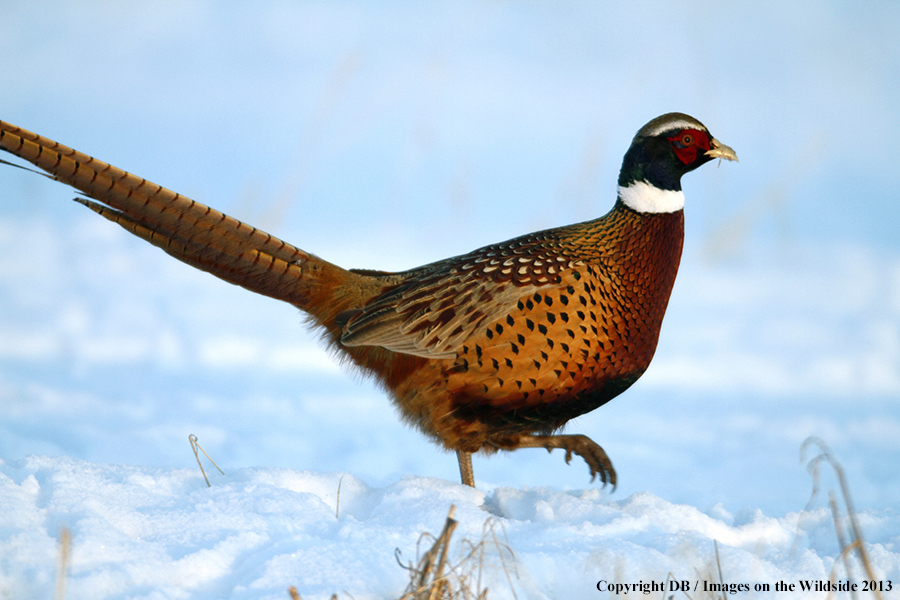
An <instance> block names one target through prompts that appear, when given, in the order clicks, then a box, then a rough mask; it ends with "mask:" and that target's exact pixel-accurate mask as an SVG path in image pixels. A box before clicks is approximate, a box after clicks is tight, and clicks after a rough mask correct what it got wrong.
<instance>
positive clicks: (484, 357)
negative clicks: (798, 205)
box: [0, 113, 737, 487]
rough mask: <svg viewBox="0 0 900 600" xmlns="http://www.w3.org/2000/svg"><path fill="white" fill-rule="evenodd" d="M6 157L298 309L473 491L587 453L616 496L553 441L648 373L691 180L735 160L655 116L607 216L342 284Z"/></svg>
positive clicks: (128, 191) (184, 205) (697, 126)
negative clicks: (526, 453) (542, 460)
mask: <svg viewBox="0 0 900 600" xmlns="http://www.w3.org/2000/svg"><path fill="white" fill-rule="evenodd" d="M0 148H2V149H3V150H6V151H7V152H10V153H12V154H14V155H16V156H19V157H21V158H22V159H24V160H26V161H29V162H31V163H33V164H34V165H36V166H37V167H39V168H41V169H43V170H44V171H46V172H47V173H49V174H50V175H51V176H52V178H53V179H56V180H57V181H61V182H63V183H66V184H68V185H70V186H72V187H74V188H76V189H77V190H79V191H80V192H81V193H83V194H84V195H85V196H87V198H82V197H78V198H76V199H75V200H76V201H77V202H80V203H81V204H84V205H85V206H87V207H88V208H90V209H92V210H93V211H95V212H96V213H98V214H99V215H101V216H103V217H105V218H107V219H109V220H110V221H112V222H114V223H117V224H119V225H121V226H122V227H124V228H125V229H127V230H128V231H130V232H131V233H133V234H134V235H137V236H138V237H141V238H143V239H144V240H146V241H148V242H150V243H151V244H153V245H155V246H157V247H159V248H161V249H163V250H164V251H166V252H167V253H169V254H171V255H172V256H174V257H175V258H177V259H179V260H182V261H184V262H186V263H188V264H190V265H193V266H194V267H196V268H198V269H201V270H203V271H207V272H209V273H212V274H213V275H215V276H217V277H219V278H221V279H224V280H225V281H228V282H231V283H233V284H237V285H240V286H243V287H244V288H246V289H248V290H250V291H253V292H256V293H259V294H264V295H266V296H269V297H271V298H275V299H277V300H282V301H284V302H289V303H291V304H293V305H294V306H296V307H297V308H299V309H300V310H302V311H304V312H305V313H306V314H307V315H308V319H309V322H310V324H311V325H312V326H313V327H315V328H318V329H319V330H320V331H321V333H322V334H323V338H324V339H325V340H326V343H327V344H328V346H329V347H330V348H331V349H332V350H333V351H335V352H336V354H337V355H338V356H339V357H340V358H341V359H342V360H343V361H345V362H349V363H351V364H352V365H354V366H355V367H357V368H358V369H360V370H361V371H362V372H364V373H365V374H367V375H370V376H371V377H373V378H374V379H376V380H377V381H378V382H379V383H380V384H381V385H382V386H383V387H384V389H386V390H387V392H388V393H389V394H390V397H391V399H392V401H393V402H394V404H395V405H396V406H397V408H398V409H399V412H400V414H401V415H402V418H403V419H404V420H405V421H406V422H407V423H408V424H410V425H413V426H415V427H417V428H418V429H419V430H421V431H422V432H423V433H424V434H425V435H427V436H428V437H430V438H431V439H432V440H433V441H434V442H436V443H438V444H440V445H442V446H443V447H444V448H446V449H448V450H452V451H455V452H456V453H457V456H458V460H459V466H460V476H461V479H462V482H463V483H464V484H467V485H470V486H473V487H474V485H475V482H474V476H473V472H472V462H471V455H472V453H475V452H482V453H486V454H490V453H493V452H496V451H498V450H515V449H518V448H545V449H547V450H548V451H551V450H552V449H554V448H561V449H563V450H565V451H566V456H565V459H566V462H567V463H568V462H569V461H570V460H571V458H572V454H577V455H579V456H581V457H582V458H583V459H584V460H585V462H586V463H587V465H588V467H589V469H590V474H591V480H592V481H593V480H594V479H595V478H596V477H597V476H598V475H599V477H600V480H601V481H602V482H603V484H604V485H606V483H607V482H608V483H610V484H611V485H612V486H613V487H615V485H616V471H615V469H614V468H613V466H612V462H611V461H610V459H609V457H608V456H607V455H606V452H604V450H603V449H602V448H601V447H600V446H599V445H598V444H597V443H595V442H594V441H593V440H591V439H590V438H588V437H587V436H584V435H577V434H571V435H562V434H555V433H554V432H556V431H558V430H559V429H561V428H562V427H563V426H564V425H565V424H566V422H567V421H569V420H570V419H572V418H574V417H577V416H579V415H582V414H585V413H587V412H590V411H592V410H594V409H596V408H598V407H600V406H601V405H603V404H605V403H606V402H609V401H610V400H611V399H612V398H614V397H616V396H618V395H619V394H621V393H622V392H624V391H625V390H626V389H628V387H629V386H631V385H632V384H633V383H634V382H635V381H636V380H637V379H638V378H639V377H640V376H641V375H642V374H643V373H644V371H645V370H646V369H647V367H648V365H649V364H650V360H651V358H652V357H653V354H654V352H655V350H656V344H657V340H658V338H659V331H660V326H661V324H662V319H663V315H664V314H665V311H666V305H667V304H668V301H669V295H670V293H671V291H672V286H673V284H674V281H675V275H676V273H677V271H678V265H679V262H680V258H681V249H682V243H683V238H684V214H683V210H682V209H683V206H684V196H683V194H682V191H681V176H682V175H684V174H685V173H687V172H689V171H692V170H694V169H696V168H697V167H699V166H700V165H702V164H704V163H706V162H709V161H711V160H713V159H715V158H720V159H727V160H734V161H736V160H737V155H736V154H735V152H734V151H733V150H732V149H731V148H729V147H728V146H726V145H724V144H721V143H720V142H718V141H717V140H716V139H715V138H713V137H712V135H711V134H710V133H709V130H708V129H707V128H706V127H705V126H704V125H703V124H702V123H700V121H698V120H696V119H694V118H693V117H690V116H688V115H685V114H680V113H670V114H666V115H662V116H660V117H657V118H656V119H653V120H652V121H650V122H649V123H647V124H646V125H645V126H644V127H642V128H641V129H640V131H638V132H637V135H636V136H635V137H634V140H633V141H632V143H631V146H630V148H629V149H628V152H627V153H626V154H625V158H624V161H623V163H622V169H621V172H620V174H619V180H618V198H617V200H616V202H615V205H614V206H613V208H612V209H611V210H610V211H609V213H607V214H606V215H605V216H603V217H600V218H599V219H595V220H592V221H586V222H584V223H578V224H575V225H569V226H567V227H559V228H555V229H547V230H545V231H538V232H536V233H530V234H528V235H525V236H522V237H518V238H515V239H512V240H508V241H506V242H502V243H499V244H493V245H490V246H485V247H484V248H479V249H478V250H474V251H472V252H469V253H468V254H463V255H460V256H456V257H453V258H448V259H446V260H441V261H438V262H435V263H431V264H427V265H424V266H421V267H418V268H415V269H411V270H409V271H404V272H399V273H388V272H382V271H371V270H360V269H349V270H346V269H342V268H340V267H338V266H336V265H333V264H331V263H329V262H327V261H325V260H323V259H321V258H318V257H317V256H314V255H312V254H309V253H307V252H305V251H303V250H300V249H299V248H296V247H294V246H292V245H290V244H288V243H286V242H283V241H281V240H279V239H278V238H275V237H273V236H271V235H269V234H267V233H265V232H263V231H260V230H258V229H256V228H254V227H251V226H249V225H246V224H244V223H242V222H240V221H238V220H236V219H234V218H232V217H229V216H228V215H225V214H223V213H221V212H218V211H216V210H214V209H212V208H209V207H207V206H204V205H202V204H200V203H198V202H195V201H193V200H190V199H188V198H185V197H184V196H181V195H180V194H177V193H175V192H172V191H170V190H167V189H165V188H163V187H160V186H159V185H156V184H154V183H151V182H149V181H147V180H145V179H142V178H140V177H137V176H135V175H132V174H130V173H127V172H125V171H123V170H121V169H118V168H116V167H114V166H112V165H109V164H106V163H104V162H101V161H99V160H96V159H94V158H92V157H90V156H88V155H86V154H82V153H81V152H77V151H75V150H72V149H71V148H68V147H66V146H63V145H61V144H58V143H56V142H54V141H52V140H49V139H47V138H44V137H41V136H39V135H36V134H34V133H31V132H29V131H26V130H24V129H20V128H18V127H16V126H14V125H11V124H9V123H5V122H2V121H0ZM4 162H5V161H4Z"/></svg>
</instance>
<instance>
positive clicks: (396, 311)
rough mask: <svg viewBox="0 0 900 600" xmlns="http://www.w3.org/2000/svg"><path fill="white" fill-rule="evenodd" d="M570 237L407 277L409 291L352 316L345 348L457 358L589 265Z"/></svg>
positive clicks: (495, 250) (555, 234) (531, 242)
mask: <svg viewBox="0 0 900 600" xmlns="http://www.w3.org/2000/svg"><path fill="white" fill-rule="evenodd" d="M563 231H564V230H563V229H550V230H546V231H540V232H537V233H533V234H530V235H527V236H524V237H521V238H516V239H514V240H510V241H508V242H504V243H501V244H495V245H492V246H487V247H485V248H481V249H479V250H475V251H474V252H471V253H469V254H466V255H463V256H457V257H455V258H450V259H447V260H443V261H440V262H436V263H432V264H430V265H425V266H424V267H420V268H418V269H414V270H412V271H408V272H406V273H404V274H403V278H402V283H400V284H398V285H396V286H394V287H391V288H389V289H387V290H386V291H385V292H384V293H382V294H381V295H380V296H378V297H376V298H374V299H373V300H372V301H371V302H369V303H368V304H366V306H365V307H363V308H362V309H360V310H357V311H353V312H352V314H350V315H347V316H346V323H345V325H344V329H343V335H342V336H341V343H342V344H344V345H346V346H363V345H372V346H382V347H384V348H387V349H389V350H393V351H395V352H403V353H405V354H413V355H416V356H422V357H425V358H453V357H455V356H456V355H457V351H458V350H459V349H460V348H462V346H463V345H464V344H465V342H466V340H467V339H469V338H470V337H472V335H473V333H474V332H476V331H477V330H479V329H480V328H481V327H484V326H486V325H489V324H491V323H493V322H495V321H497V320H498V319H500V318H502V317H504V316H505V315H507V314H508V313H509V312H510V311H511V310H513V308H515V307H516V306H517V303H518V302H519V300H520V298H522V297H523V296H530V295H532V294H533V293H534V292H535V290H536V289H538V288H545V287H552V286H557V285H559V283H560V281H561V277H560V274H561V273H562V272H563V271H564V270H566V269H571V268H574V267H576V266H578V265H581V264H584V262H583V260H581V259H578V258H575V257H572V256H568V254H569V253H568V252H566V249H567V247H568V245H567V244H563V243H560V242H561V233H562V232H563Z"/></svg>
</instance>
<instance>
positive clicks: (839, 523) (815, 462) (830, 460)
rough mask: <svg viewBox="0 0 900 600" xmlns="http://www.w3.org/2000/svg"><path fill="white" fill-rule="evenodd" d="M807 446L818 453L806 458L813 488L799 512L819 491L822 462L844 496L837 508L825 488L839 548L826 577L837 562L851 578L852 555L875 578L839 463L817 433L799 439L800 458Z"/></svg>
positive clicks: (833, 577)
mask: <svg viewBox="0 0 900 600" xmlns="http://www.w3.org/2000/svg"><path fill="white" fill-rule="evenodd" d="M810 446H817V447H818V449H819V453H818V454H817V455H816V456H814V457H813V458H812V459H810V460H809V462H808V463H806V469H807V470H808V471H809V474H810V475H811V476H812V479H813V489H812V493H811V494H810V497H809V502H808V503H807V504H806V508H805V509H804V511H803V512H804V513H807V512H809V509H810V508H812V505H813V504H814V503H815V501H816V497H817V496H818V495H819V490H820V483H821V477H820V476H821V468H822V466H823V465H827V466H830V467H831V469H832V470H833V471H834V474H835V476H836V477H837V480H838V485H839V486H840V489H841V496H842V497H843V500H844V510H843V511H841V510H840V508H839V505H838V500H837V496H836V495H835V493H834V490H829V492H828V501H829V507H830V508H831V515H832V518H833V519H834V530H835V534H836V535H837V539H838V545H839V547H840V549H841V553H840V555H839V556H838V557H837V558H836V559H835V561H834V565H833V566H832V567H831V574H830V576H829V580H830V581H831V583H832V584H833V583H834V582H835V580H836V579H837V576H838V570H839V568H840V567H841V565H843V567H844V574H845V577H846V578H847V579H853V573H854V569H853V561H852V557H853V556H854V555H855V556H856V559H857V560H858V561H859V563H860V565H861V566H862V570H863V571H865V574H866V577H867V579H869V580H870V581H878V580H879V579H880V578H879V577H877V576H876V575H875V573H874V571H873V570H872V564H871V562H870V561H869V555H868V553H867V551H866V544H865V540H864V539H863V535H862V529H861V528H860V526H859V520H858V519H857V518H856V509H855V508H854V507H853V499H852V497H851V496H850V488H849V486H848V485H847V479H846V477H844V469H843V467H841V464H840V463H839V462H838V460H837V459H836V458H835V457H834V455H833V454H832V453H831V449H830V448H829V447H828V444H826V443H825V442H824V441H822V440H821V439H819V438H817V437H809V438H807V439H806V441H804V442H803V445H802V446H801V447H800V461H801V462H803V460H804V459H805V456H806V451H807V449H808V448H809V447H810ZM842 512H843V514H842ZM845 520H846V522H847V523H849V532H850V541H849V543H847V539H846V535H845V533H844V521H845ZM801 521H802V519H801ZM797 527H798V528H799V527H800V523H798V524H797ZM872 594H873V595H874V596H875V598H877V600H882V596H881V593H880V592H879V591H878V590H877V589H873V590H872ZM851 595H852V597H853V598H856V593H855V592H851ZM832 597H833V593H832V592H829V593H828V596H826V599H828V598H832Z"/></svg>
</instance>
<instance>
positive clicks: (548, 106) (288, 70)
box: [0, 1, 900, 512]
mask: <svg viewBox="0 0 900 600" xmlns="http://www.w3.org/2000/svg"><path fill="white" fill-rule="evenodd" d="M898 26H900V6H898V5H897V4H896V3H891V2H864V3H860V2H854V3H851V2H794V3H785V2H757V3H753V4H752V5H749V4H748V5H745V6H742V5H738V4H736V3H722V2H686V3H670V2H638V3H597V2H583V3H576V2H571V3H551V2H528V3H511V2H462V3H442V2H430V3H412V2H408V3H407V2H397V3H379V2H356V3H346V2H322V3H311V2H283V3H265V4H263V3H258V4H254V5H252V6H250V5H247V6H246V7H241V6H238V5H234V4H226V3H211V2H195V1H179V2H168V3H165V2H159V3H152V4H150V3H148V4H146V5H141V6H134V5H132V4H130V3H115V2H71V3H69V2H44V3H32V2H7V3H4V5H3V7H2V8H0V89H2V90H3V93H2V94H0V119H3V120H7V121H10V122H12V123H15V124H17V125H20V126H22V127H24V128H26V129H30V130H33V131H36V132H38V133H41V134H43V135H46V136H48V137H50V138H53V139H56V140H58V141H60V142H62V143H64V144H67V145H70V146H72V147H75V148H77V149H79V150H81V151H84V152H87V153H89V154H92V155H94V156H96V157H98V158H100V159H102V160H105V161H107V162H110V163H112V164H114V165H116V166H119V167H121V168H124V169H127V170H129V171H132V172H134V173H136V174H139V175H141V176H143V177H146V178H147V179H150V180H151V181H154V182H156V183H159V184H161V185H164V186H166V187H169V188H171V189H175V190H177V191H179V192H181V193H183V194H185V195H188V196H190V197H192V198H194V199H196V200H199V201H201V202H204V203H206V204H209V205H211V206H213V207H215V208H218V209H220V210H223V211H225V212H227V213H229V214H231V215H232V216H235V217H237V218H240V219H242V220H245V221H247V222H249V223H251V224H253V225H256V226H258V227H261V228H262V229H265V230H267V231H269V232H270V233H272V234H275V235H278V236H280V237H282V238H284V239H285V240H286V241H289V242H291V243H294V244H296V245H298V246H300V247H302V248H304V249H306V250H309V251H311V252H314V253H316V254H318V255H320V256H322V257H324V258H326V259H328V260H331V261H333V262H336V263H338V264H340V265H342V266H346V267H368V268H379V269H387V270H390V269H404V268H409V267H413V266H417V265H419V264H423V263H426V262H429V261H432V260H436V259H439V258H443V257H446V256H450V255H453V254H459V253H462V252H465V251H468V250H471V249H473V248H475V247H478V246H481V245H484V244H487V243H491V242H495V241H499V240H503V239H507V238H510V237H513V236H515V235H518V234H521V233H525V232H527V231H532V230H535V229H540V228H545V227H551V226H556V225H562V224H566V223H570V222H575V221H579V220H585V219H589V218H593V217H596V216H599V215H601V214H603V213H605V212H606V211H607V210H608V209H609V207H610V206H611V205H612V202H613V200H614V193H615V180H616V175H617V173H618V169H619V166H620V161H621V157H622V154H623V153H624V152H625V150H626V149H627V147H628V144H629V142H630V140H631V137H632V136H633V135H634V132H635V131H636V130H637V129H638V128H639V127H640V126H641V125H643V124H644V123H645V122H647V121H648V120H650V119H651V118H653V117H655V116H657V115H659V114H661V113H664V112H669V111H673V110H677V111H682V112H687V113H689V114H691V115H693V116H695V117H697V118H699V119H700V120H701V121H703V122H704V123H705V124H706V125H707V126H708V127H709V128H710V130H711V131H712V132H713V134H714V135H715V136H716V137H718V138H719V139H720V140H722V141H723V142H725V143H727V144H729V145H731V146H732V147H734V148H735V150H736V151H737V153H738V155H739V156H740V159H741V162H740V163H739V164H723V165H721V168H716V166H715V165H710V166H707V167H705V168H704V169H702V170H701V171H698V172H696V173H692V174H691V175H689V176H687V177H686V178H685V180H684V182H683V183H684V188H685V192H686V196H687V205H686V220H687V240H686V249H685V255H684V258H683V261H682V267H681V273H680V275H679V280H678V282H677V283H676V287H675V292H674V295H673V299H672V302H671V304H670V308H669V313H668V315H667V317H666V322H665V323H664V326H663V331H662V337H661V342H660V345H659V349H658V351H657V356H656V358H655V360H654V363H653V365H651V368H650V370H649V371H648V373H647V374H646V375H645V377H644V378H643V379H642V380H641V381H640V382H639V383H638V384H636V385H635V386H634V387H633V388H632V389H631V390H629V391H628V392H627V393H626V394H624V395H623V396H621V397H620V398H618V399H616V400H614V401H613V402H612V403H610V404H609V405H607V406H605V407H603V408H601V409H600V410H598V411H595V412H594V413H591V414H589V415H586V416H584V417H581V418H579V419H578V420H576V421H575V422H574V423H573V424H572V425H571V426H570V427H569V430H570V431H573V432H580V433H585V434H587V435H590V436H591V437H593V438H594V439H595V440H597V441H598V442H599V443H600V444H601V445H603V446H604V448H605V449H606V450H607V451H608V452H609V453H610V456H611V457H612V460H613V461H614V463H615V465H616V467H617V469H618V471H619V475H620V487H619V491H618V492H617V494H616V496H619V495H620V494H621V496H620V497H625V496H626V495H627V494H630V493H632V492H635V491H641V490H649V491H651V492H652V493H654V494H657V495H659V496H661V497H663V498H665V499H667V500H670V501H673V502H684V503H689V504H692V505H695V506H698V507H700V508H701V509H706V508H708V507H710V506H713V505H715V504H717V503H722V504H723V506H725V507H727V508H728V509H729V510H732V511H735V510H740V509H743V508H750V507H752V508H757V507H760V508H763V509H764V510H766V511H773V512H779V511H780V512H784V511H787V510H797V509H799V508H802V506H803V505H805V503H806V500H807V498H808V494H809V489H810V482H809V479H808V477H807V475H806V474H805V471H804V469H803V468H802V467H801V466H800V465H799V462H798V449H799V445H800V443H801V442H802V441H803V440H804V439H805V438H806V437H807V436H809V435H817V436H821V437H822V438H823V439H825V440H826V441H828V442H829V443H830V444H831V445H832V447H833V449H834V450H835V452H836V454H837V455H838V457H839V458H840V459H841V460H842V461H843V463H844V466H845V468H846V470H847V472H848V476H849V477H850V482H851V485H852V487H853V489H854V491H855V493H856V494H857V503H858V504H859V505H862V506H867V507H874V508H883V507H897V501H896V499H897V498H898V497H900V466H898V465H900V461H898V460H897V458H898V456H900V405H898V401H897V400H898V395H900V237H898V236H897V225H898V223H900V203H898V200H900V192H898V190H900V170H898V169H897V168H896V163H897V159H898V158H900V157H898V154H900V153H898V150H897V142H896V140H897V139H900V124H898V123H900V122H898V119H897V117H896V114H897V107H898V106H900V36H898V35H897V33H896V32H897V31H898ZM72 196H73V193H72V192H71V191H70V190H69V189H67V188H65V187H64V186H61V185H59V184H54V183H52V182H49V181H44V180H42V178H40V177H38V176H35V175H32V174H29V173H26V172H20V171H18V170H15V169H12V168H9V167H3V168H0V457H2V458H3V459H5V460H15V459H19V458H22V457H23V456H25V455H26V454H65V455H70V456H73V457H76V458H83V459H87V460H93V461H103V462H120V463H128V464H137V465H159V466H183V465H189V464H190V461H192V460H193V456H192V455H191V454H190V450H189V448H188V445H187V441H186V439H185V438H186V437H187V435H188V434H189V433H194V434H197V435H198V436H199V437H200V439H201V443H203V444H204V447H205V448H206V449H207V450H208V451H210V453H211V454H212V455H213V456H214V458H216V460H217V462H219V464H221V465H223V467H227V466H229V465H231V466H233V467H241V466H250V465H266V466H284V467H292V468H298V469H315V470H321V471H347V472H351V473H353V474H355V475H357V476H358V477H360V478H362V479H363V480H365V481H367V482H369V483H371V484H374V485H378V484H382V483H384V482H388V481H393V480H396V479H397V478H398V477H400V476H402V475H405V474H410V473H415V474H419V475H434V476H437V477H444V478H448V479H453V478H455V477H456V476H457V475H456V464H455V458H454V457H453V456H451V455H445V454H442V453H440V452H438V451H437V450H436V449H435V448H434V447H433V446H432V445H430V444H429V443H428V442H427V441H425V440H424V438H423V437H422V436H421V435H420V434H418V433H417V432H414V431H411V430H408V429H407V428H405V427H404V426H403V425H401V424H400V423H399V422H398V420H397V418H396V417H395V415H394V413H393V409H392V408H391V407H390V405H389V403H388V401H387V400H386V398H385V397H384V396H383V394H382V393H381V392H379V391H378V390H377V389H375V388H374V387H373V386H372V385H371V384H369V383H368V382H359V381H358V380H357V379H355V378H353V377H348V376H347V375H346V374H345V373H342V372H340V371H339V370H338V368H337V367H336V366H335V365H334V363H333V362H331V361H330V359H329V358H328V357H327V356H326V355H325V353H324V351H322V350H321V349H320V348H319V347H317V344H316V340H315V336H314V335H311V334H309V333H307V332H306V331H305V330H304V328H303V327H302V325H301V323H302V319H301V317H300V316H299V315H298V314H297V312H296V311H295V310H294V309H292V308H291V307H289V306H286V305H285V306H282V305H280V304H278V303H277V302H274V301H271V300H268V299H265V298H256V297H254V296H253V295H252V294H249V293H247V292H245V291H243V290H241V289H238V288H235V287H233V286H230V285H228V284H224V283H221V282H218V281H217V280H215V279H214V278H212V277H209V276H208V275H205V274H201V273H197V272H194V271H193V270H192V269H190V268H188V267H185V266H183V265H181V264H179V263H177V261H174V260H172V259H171V258H169V257H168V256H166V255H165V254H163V253H161V252H159V251H158V250H156V249H155V248H152V247H149V246H147V245H146V244H144V243H143V242H140V241H139V240H135V239H131V238H130V237H129V236H128V234H126V233H125V232H124V231H117V230H116V229H115V228H113V227H112V226H111V225H109V224H108V223H106V222H105V221H103V220H102V219H98V218H96V217H95V215H93V214H91V213H89V211H86V210H85V209H84V208H83V207H81V206H79V205H77V204H75V203H73V202H71V201H70V198H71V197H72ZM475 469H476V471H475V472H476V478H477V479H478V480H479V482H480V484H481V485H482V486H483V487H492V486H495V485H508V486H541V485H551V486H556V487H560V488H572V487H584V486H585V485H587V476H586V474H587V471H586V468H585V467H584V465H583V464H580V463H578V462H577V461H573V464H572V465H571V466H566V465H565V464H564V462H563V460H562V455H561V454H559V453H556V454H553V455H550V456H548V455H547V454H546V453H543V452H538V451H528V450H524V451H520V452H517V453H514V454H511V455H509V456H500V457H493V458H491V459H488V460H485V459H478V458H476V463H475Z"/></svg>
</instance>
